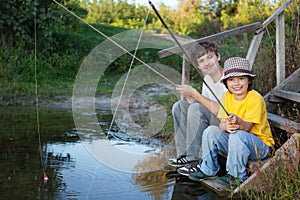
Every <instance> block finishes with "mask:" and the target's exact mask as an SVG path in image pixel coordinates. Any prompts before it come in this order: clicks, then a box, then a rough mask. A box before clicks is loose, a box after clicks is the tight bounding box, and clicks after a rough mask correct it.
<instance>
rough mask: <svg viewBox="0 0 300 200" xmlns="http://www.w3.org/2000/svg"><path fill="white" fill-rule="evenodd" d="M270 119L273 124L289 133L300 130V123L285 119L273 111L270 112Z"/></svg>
mask: <svg viewBox="0 0 300 200" xmlns="http://www.w3.org/2000/svg"><path fill="white" fill-rule="evenodd" d="M268 120H269V122H270V125H271V126H275V127H277V128H280V129H282V130H285V131H287V132H289V133H297V132H298V133H299V132H300V123H297V122H294V121H291V120H288V119H285V118H283V117H280V116H278V115H275V114H272V113H268Z"/></svg>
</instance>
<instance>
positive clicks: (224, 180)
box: [216, 174, 242, 189]
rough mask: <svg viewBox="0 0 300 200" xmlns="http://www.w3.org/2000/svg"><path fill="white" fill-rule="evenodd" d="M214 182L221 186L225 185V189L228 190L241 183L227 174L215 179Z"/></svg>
mask: <svg viewBox="0 0 300 200" xmlns="http://www.w3.org/2000/svg"><path fill="white" fill-rule="evenodd" d="M216 181H217V182H218V183H221V184H222V185H225V186H226V187H230V189H234V188H236V187H237V186H239V185H240V184H241V183H242V182H241V181H240V179H238V178H235V177H233V176H231V175H229V174H227V175H225V176H222V177H218V178H216Z"/></svg>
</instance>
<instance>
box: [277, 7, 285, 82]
mask: <svg viewBox="0 0 300 200" xmlns="http://www.w3.org/2000/svg"><path fill="white" fill-rule="evenodd" d="M284 26H285V21H284V11H282V12H281V13H280V14H279V15H278V16H277V17H276V82H277V85H279V84H280V83H281V82H282V81H283V80H284V79H285V28H284Z"/></svg>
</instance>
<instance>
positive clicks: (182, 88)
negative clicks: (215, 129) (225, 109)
mask: <svg viewBox="0 0 300 200" xmlns="http://www.w3.org/2000/svg"><path fill="white" fill-rule="evenodd" d="M176 90H177V91H178V92H179V93H180V94H181V95H182V96H183V97H185V98H193V99H194V100H195V101H197V102H199V103H201V104H202V105H203V106H205V107H206V108H207V109H208V110H209V111H210V112H212V113H213V114H214V115H217V114H218V111H219V108H220V105H219V104H218V103H217V102H215V101H212V100H210V99H208V98H206V97H205V96H203V95H202V94H200V93H199V92H198V91H197V90H196V89H195V88H193V87H192V86H190V85H178V86H177V87H176Z"/></svg>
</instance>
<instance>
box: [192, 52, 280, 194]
mask: <svg viewBox="0 0 300 200" xmlns="http://www.w3.org/2000/svg"><path fill="white" fill-rule="evenodd" d="M254 77H255V75H254V74H252V73H251V70H250V63H249V61H248V60H247V59H244V58H240V57H233V58H229V59H228V60H226V61H225V63H224V78H223V79H222V81H223V83H224V84H225V86H226V88H227V89H228V91H227V92H226V93H224V94H223V97H222V100H221V102H222V104H223V106H224V107H225V109H226V111H227V112H228V113H230V114H229V116H227V114H226V113H225V111H224V110H223V109H219V112H218V118H219V119H220V124H219V126H209V127H208V128H207V129H205V131H204V133H203V137H202V161H201V162H200V164H199V168H200V170H199V171H198V172H195V173H192V174H190V175H189V178H190V179H192V180H195V181H200V180H202V179H205V178H209V177H213V176H215V175H216V174H217V173H218V171H219V169H220V165H219V163H218V159H217V157H218V154H217V151H218V150H220V151H223V152H224V153H226V154H227V155H228V156H227V162H226V170H227V175H226V176H223V177H218V178H217V179H216V180H217V181H218V182H219V183H221V184H224V185H226V186H229V187H231V188H235V187H236V186H237V185H238V184H240V183H241V182H244V181H245V180H246V179H247V178H248V177H247V171H246V164H247V162H248V160H249V159H251V160H260V159H265V158H267V157H268V156H269V155H270V154H271V152H272V150H273V149H274V143H275V142H274V139H273V137H272V133H271V129H270V125H269V123H268V120H267V110H266V104H265V101H264V99H263V97H262V96H261V95H260V94H259V93H258V92H257V91H255V90H253V89H252V80H253V79H254Z"/></svg>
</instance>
